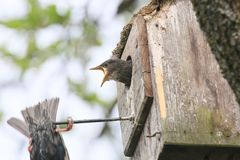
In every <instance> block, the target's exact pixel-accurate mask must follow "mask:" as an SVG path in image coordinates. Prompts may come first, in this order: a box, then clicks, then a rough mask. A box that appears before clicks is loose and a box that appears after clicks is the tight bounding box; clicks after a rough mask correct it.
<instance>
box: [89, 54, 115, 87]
mask: <svg viewBox="0 0 240 160" xmlns="http://www.w3.org/2000/svg"><path fill="white" fill-rule="evenodd" d="M114 62H115V60H112V59H109V60H107V61H105V62H103V63H102V64H100V65H99V66H96V67H93V68H90V70H100V71H102V72H103V74H104V77H103V80H102V83H101V87H102V85H103V84H104V82H106V81H109V80H110V79H111V74H112V73H113V72H114V70H116V69H117V68H115V65H116V64H115V63H114Z"/></svg>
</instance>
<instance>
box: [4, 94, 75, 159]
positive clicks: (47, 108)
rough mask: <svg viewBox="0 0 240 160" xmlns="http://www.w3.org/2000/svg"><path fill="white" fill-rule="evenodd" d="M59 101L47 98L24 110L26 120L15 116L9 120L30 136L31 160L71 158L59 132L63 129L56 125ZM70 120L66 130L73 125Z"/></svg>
mask: <svg viewBox="0 0 240 160" xmlns="http://www.w3.org/2000/svg"><path fill="white" fill-rule="evenodd" d="M58 103H59V98H52V99H50V100H45V101H43V102H41V103H38V104H37V105H34V106H33V107H28V108H26V109H24V110H22V115H23V117H24V120H25V122H24V121H22V120H20V119H18V118H15V117H12V118H10V119H9V120H8V121H7V123H8V124H9V125H10V126H12V127H13V128H15V129H17V130H18V131H19V132H21V133H22V134H23V135H25V136H26V137H28V138H29V147H28V151H29V152H30V159H31V160H70V158H69V155H68V151H67V148H66V147H65V144H64V141H63V138H62V136H61V135H60V133H59V132H60V131H62V130H61V129H58V128H57V127H56V125H54V122H55V120H56V115H57V109H58ZM68 122H69V125H68V128H67V129H65V130H70V129H71V127H72V124H73V123H72V121H70V120H69V121H68ZM63 130H64V129H63Z"/></svg>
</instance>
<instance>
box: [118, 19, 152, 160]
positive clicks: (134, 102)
mask: <svg viewBox="0 0 240 160" xmlns="http://www.w3.org/2000/svg"><path fill="white" fill-rule="evenodd" d="M129 56H130V57H131V59H132V64H133V69H132V70H133V72H132V83H131V86H130V88H127V87H125V86H124V85H123V84H118V107H119V113H120V115H121V116H126V115H133V116H134V117H135V119H134V122H133V123H132V124H131V123H129V122H122V123H121V128H122V135H123V145H124V154H125V155H126V156H132V155H133V154H134V151H135V148H136V146H137V144H138V141H139V138H140V135H141V133H142V129H143V127H144V124H145V121H146V118H147V116H148V113H149V111H150V108H151V105H152V101H153V98H152V87H151V83H152V82H151V74H150V61H149V52H148V43H147V31H146V25H145V20H144V19H143V17H137V18H136V21H135V23H134V25H133V27H132V30H131V33H130V35H129V38H128V41H127V44H126V47H125V49H124V52H123V54H122V57H121V58H122V59H125V60H126V59H127V58H128V57H129Z"/></svg>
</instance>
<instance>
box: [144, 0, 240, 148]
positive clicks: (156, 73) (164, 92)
mask: <svg viewBox="0 0 240 160" xmlns="http://www.w3.org/2000/svg"><path fill="white" fill-rule="evenodd" d="M147 31H148V40H149V48H150V55H151V56H150V57H151V58H150V59H151V67H152V71H151V72H152V79H153V93H154V99H155V103H156V105H157V106H159V108H160V112H161V113H160V116H161V124H162V125H163V126H162V127H163V130H162V132H163V133H162V135H163V139H164V143H165V144H182V145H186V144H189V145H219V146H235V147H239V146H240V137H239V131H240V110H239V105H238V103H237V102H236V99H235V96H234V94H233V92H232V90H231V88H230V86H229V84H228V82H227V81H226V80H225V79H224V78H223V75H222V74H221V70H220V69H219V65H218V63H217V61H216V59H215V57H214V55H213V54H212V52H211V48H210V47H209V45H208V42H207V41H206V38H205V36H204V33H203V32H202V31H201V29H200V27H199V24H198V22H197V19H196V16H195V12H194V10H193V7H192V4H191V1H190V0H185V1H177V2H176V3H175V4H174V5H171V6H165V7H163V8H162V9H161V11H160V12H159V13H158V14H157V16H155V17H154V18H153V19H152V20H150V21H149V22H147ZM161 81H162V82H161ZM163 101H164V103H163Z"/></svg>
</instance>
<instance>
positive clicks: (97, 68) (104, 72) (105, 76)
mask: <svg viewBox="0 0 240 160" xmlns="http://www.w3.org/2000/svg"><path fill="white" fill-rule="evenodd" d="M90 70H101V71H102V72H103V74H104V77H103V80H102V84H101V87H102V85H103V84H104V82H106V81H108V80H109V73H108V71H107V69H106V68H104V67H102V66H97V67H93V68H90Z"/></svg>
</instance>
